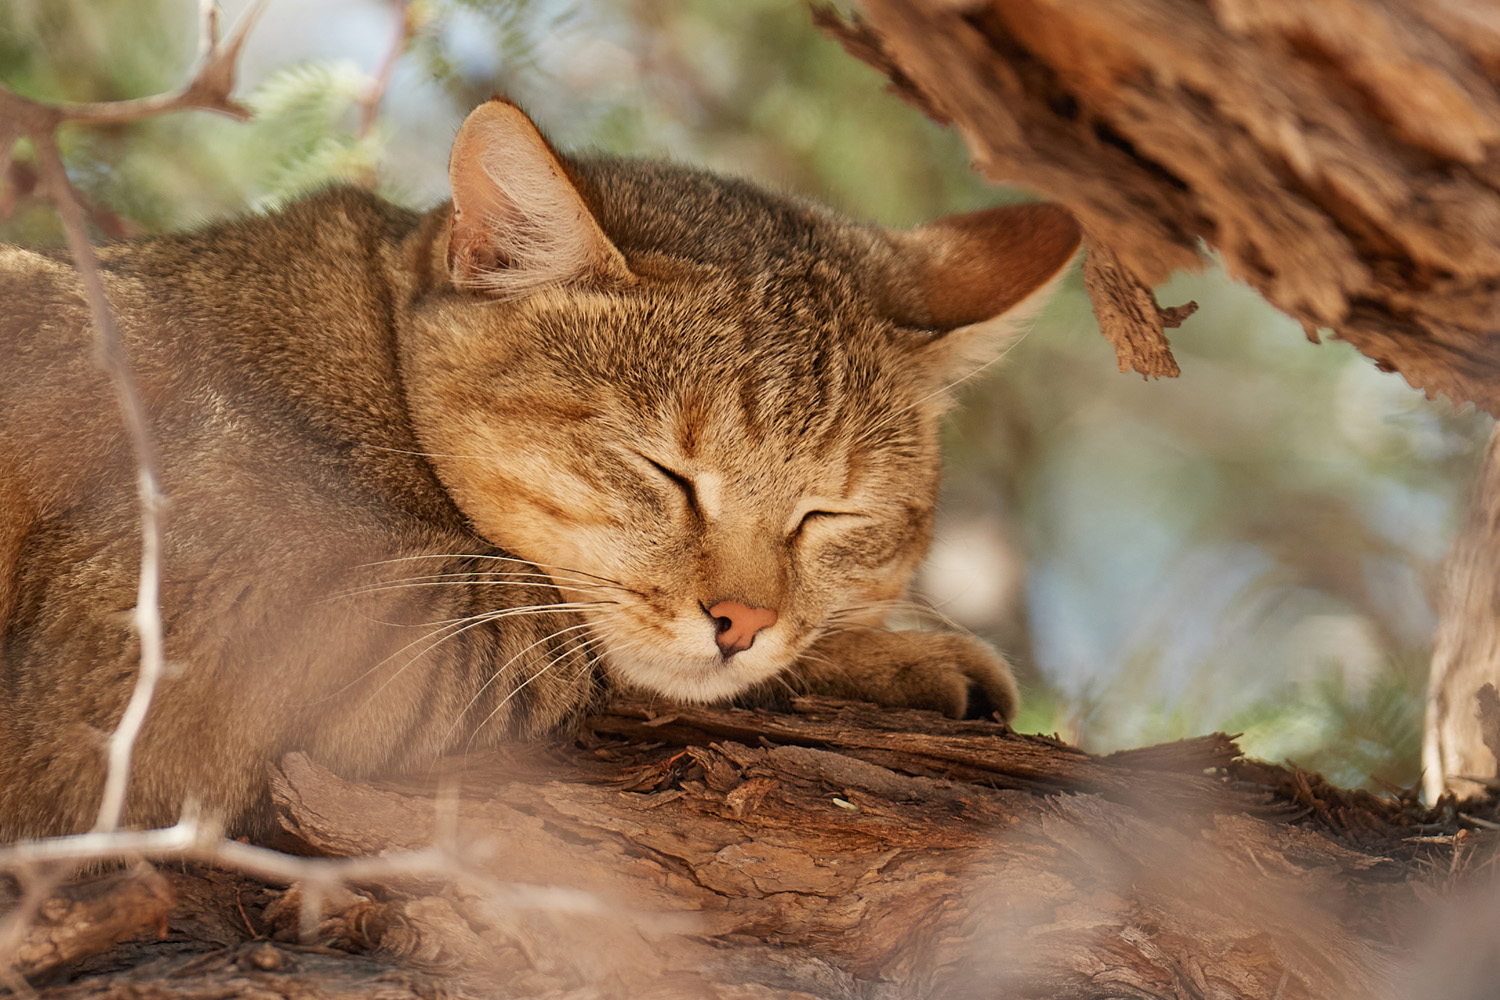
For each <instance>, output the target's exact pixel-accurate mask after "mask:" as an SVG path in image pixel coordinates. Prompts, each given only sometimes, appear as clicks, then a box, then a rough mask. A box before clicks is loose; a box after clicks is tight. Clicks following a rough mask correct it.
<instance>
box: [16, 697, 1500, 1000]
mask: <svg viewBox="0 0 1500 1000" xmlns="http://www.w3.org/2000/svg"><path fill="white" fill-rule="evenodd" d="M274 794H275V798H276V802H277V804H278V808H279V810H280V815H281V817H282V824H283V826H284V828H285V830H286V832H287V836H288V838H289V843H294V844H295V845H297V847H298V849H299V850H301V851H304V852H308V853H319V854H327V855H335V856H343V855H350V854H367V853H370V852H372V851H380V850H384V851H391V850H403V849H409V848H418V847H422V846H425V845H428V844H431V843H434V842H437V843H444V844H448V845H451V846H452V847H453V849H454V852H455V854H456V855H461V856H464V857H468V858H471V859H473V858H480V859H482V860H480V861H478V862H475V863H474V864H473V865H472V866H471V867H469V868H468V869H466V870H464V871H462V872H456V873H455V874H454V876H453V877H452V878H449V879H434V878H432V877H430V876H428V877H423V878H418V877H415V876H413V877H410V878H399V877H398V878H395V879H393V880H388V881H386V882H383V883H382V884H380V885H359V886H307V885H299V886H293V887H290V888H289V889H286V890H285V891H282V890H275V891H274V892H271V891H270V890H262V891H265V892H270V895H271V896H272V897H274V898H272V899H271V901H270V903H269V905H265V906H263V907H257V906H252V907H251V912H250V913H249V914H248V915H247V916H246V918H245V920H244V921H243V922H242V923H243V924H244V926H246V927H247V928H254V929H255V931H256V932H257V933H264V934H267V935H269V936H270V937H271V938H272V940H273V942H274V943H275V946H276V947H278V948H295V947H299V944H298V942H299V941H300V940H301V939H302V938H303V937H304V935H308V934H309V932H310V936H308V937H307V940H306V942H305V944H302V945H300V946H301V947H307V946H316V947H319V948H323V949H334V950H337V951H338V952H348V953H351V954H357V955H360V956H362V960H363V961H379V962H383V963H386V964H387V965H388V966H389V967H390V968H391V969H392V970H393V971H395V972H399V973H400V974H401V975H404V976H408V977H416V978H415V979H407V980H403V981H402V982H404V983H406V985H404V986H402V987H401V988H402V989H407V988H410V989H413V990H416V989H418V987H419V986H420V985H421V984H424V983H425V984H433V983H439V984H441V985H442V988H443V989H444V990H446V991H448V992H449V993H450V994H452V995H458V996H501V997H511V996H517V997H518V996H527V997H545V998H569V1000H574V998H579V1000H581V998H583V997H598V996H611V997H612V996H622V997H626V996H628V997H694V998H700V997H707V998H714V997H724V998H730V997H736V998H741V997H743V998H749V997H756V998H794V997H799V998H800V997H818V998H868V997H879V998H898V997H930V996H943V997H997V996H1007V997H1010V996H1014V997H1080V998H1092V997H1099V998H1103V997H1120V996H1126V997H1136V996H1139V997H1145V996H1151V997H1163V996H1182V997H1197V996H1203V997H1208V996H1236V997H1247V998H1261V997H1264V998H1266V1000H1271V998H1273V997H1280V998H1284V1000H1289V998H1296V997H1324V996H1356V995H1357V996H1365V997H1380V996H1385V995H1389V992H1390V989H1391V983H1392V976H1393V975H1394V974H1395V969H1396V965H1397V962H1396V961H1395V958H1394V956H1398V955H1400V954H1401V953H1402V950H1403V949H1406V948H1409V947H1410V946H1411V944H1412V942H1413V940H1415V939H1416V936H1417V934H1418V933H1419V932H1420V929H1421V926H1422V922H1423V920H1425V919H1426V915H1427V914H1428V913H1429V912H1430V905H1431V900H1433V899H1437V898H1441V897H1442V896H1443V895H1444V894H1446V893H1447V892H1448V891H1449V890H1450V887H1451V884H1452V881H1453V880H1455V879H1457V878H1460V877H1461V876H1462V875H1463V874H1464V873H1465V872H1466V871H1469V870H1471V869H1474V868H1478V867H1482V866H1483V864H1484V863H1485V859H1487V858H1492V857H1493V846H1492V844H1491V843H1490V842H1489V841H1488V840H1485V839H1483V838H1480V837H1477V836H1476V835H1474V834H1471V833H1469V832H1467V831H1460V830H1459V827H1458V824H1457V820H1456V818H1455V817H1454V816H1452V815H1451V814H1449V815H1448V816H1447V817H1446V818H1444V817H1441V816H1436V815H1434V814H1431V813H1429V812H1427V811H1425V810H1423V809H1421V808H1420V807H1418V806H1417V805H1416V804H1415V803H1414V801H1413V800H1411V799H1399V798H1391V797H1376V796H1372V795H1369V794H1366V793H1349V792H1341V791H1339V790H1336V789H1332V788H1330V787H1328V786H1326V785H1323V784H1322V783H1321V782H1320V781H1318V780H1317V779H1316V778H1315V776H1310V775H1307V774H1305V773H1302V772H1297V771H1288V770H1285V769H1282V768H1278V767H1272V766H1270V765H1264V764H1257V763H1255V762H1250V761H1245V760H1242V759H1240V758H1239V757H1238V755H1237V750H1236V748H1235V747H1234V744H1233V742H1232V741H1231V740H1229V739H1227V738H1226V737H1223V736H1212V737H1205V738H1201V739H1197V740H1189V741H1184V742H1182V743H1177V744H1171V745H1167V746H1162V747H1153V748H1147V749H1144V750H1136V751H1129V752H1124V753H1119V754H1114V755H1110V756H1107V757H1098V756H1093V755H1090V754H1086V753H1083V752H1081V751H1079V750H1077V749H1074V748H1072V747H1068V746H1065V745H1062V744H1060V743H1058V742H1056V741H1053V740H1049V739H1045V738H1042V737H1036V736H1021V735H1017V734H1014V733H1010V732H1008V731H1006V730H1005V729H1004V727H1002V726H1000V725H998V724H995V723H985V722H956V721H952V720H947V719H943V718H940V717H937V716H935V715H931V714H929V713H921V712H892V711H888V710H881V709H877V708H874V707H873V706H866V705H857V704H848V703H839V702H832V701H827V700H822V699H811V698H809V699H800V700H798V701H797V702H796V703H795V704H794V705H793V706H792V709H791V710H790V711H788V712H785V713H774V712H769V711H764V710H761V711H750V710H743V709H728V708H702V707H666V706H652V705H650V704H648V703H645V702H625V703H622V704H620V705H618V706H616V707H615V708H614V709H613V710H612V711H610V712H609V713H606V714H603V715H600V716H596V717H594V718H593V719H591V720H590V721H589V724H588V727H587V728H586V729H585V730H584V731H583V733H582V734H581V736H580V738H578V739H577V740H573V741H566V742H561V743H554V744H550V745H545V746H534V747H515V748H511V749H510V750H508V751H506V752H496V753H487V754H476V755H472V756H469V757H465V758H458V759H453V760H448V761H444V762H442V763H441V764H440V765H438V766H435V767H434V769H433V771H432V772H431V773H430V774H427V775H421V776H418V777H416V778H413V779H404V780H399V781H386V782H373V783H357V782H351V781H347V780H344V779H342V778H339V777H338V776H336V775H334V774H332V773H331V772H329V771H327V770H326V769H324V768H321V767H319V766H318V765H316V764H314V763H313V762H311V761H309V760H308V759H307V758H305V757H302V756H300V755H293V756H290V757H288V758H287V759H286V760H285V761H284V762H283V764H282V766H281V768H280V770H279V771H278V772H277V774H276V776H275V793H274ZM1485 808H1488V810H1489V812H1488V813H1487V815H1493V814H1494V807H1493V803H1491V804H1489V806H1488V807H1485ZM247 934H248V930H247ZM253 943H254V942H243V943H241V942H231V943H229V944H228V945H226V946H223V947H221V948H219V949H217V950H215V951H212V952H210V954H212V955H217V956H219V957H218V958H213V959H209V958H207V957H203V958H202V961H205V962H218V963H219V964H218V965H215V966H214V968H217V969H219V970H220V972H221V974H222V975H224V976H226V977H232V976H238V975H241V974H242V973H243V972H244V961H245V959H244V958H243V956H244V955H245V954H247V953H246V952H244V951H243V949H244V948H246V947H248V946H249V945H250V944H253ZM151 954H152V950H151V946H150V942H147V943H146V947H145V948H144V950H143V951H141V952H140V953H139V954H138V955H136V956H135V957H134V958H132V959H131V962H132V963H134V964H137V965H139V963H140V962H143V961H150V960H152V959H150V956H151ZM226 956H227V957H226ZM236 956H238V957H236ZM156 960H157V961H160V959H156ZM299 961H300V960H299ZM365 968H366V967H365V966H360V969H365ZM319 969H320V970H322V966H319ZM235 970H238V971H235ZM324 971H326V970H324ZM319 974H320V975H321V974H322V971H320V972H319ZM358 974H359V975H366V972H363V971H361V972H359V973H358ZM145 975H147V973H146V972H145V971H143V970H142V969H141V968H137V969H136V970H135V971H134V972H130V973H128V974H126V973H118V974H115V975H114V977H113V979H112V980H111V981H118V983H119V985H120V989H121V990H122V992H120V993H119V994H118V995H120V996H125V995H133V994H129V993H127V992H123V990H124V989H125V987H126V986H127V985H129V983H132V982H133V983H136V984H139V983H140V982H141V981H143V980H142V979H141V977H142V976H145ZM280 975H284V973H281V972H276V973H275V975H273V976H271V978H272V979H275V978H276V976H280ZM124 976H131V977H134V979H131V980H129V982H127V980H126V979H125V978H122V977H124ZM110 978H111V977H103V979H101V978H100V977H97V976H96V977H93V978H86V979H84V980H80V981H79V982H74V983H71V984H69V985H67V986H65V987H54V988H52V989H49V990H43V991H42V995H44V996H53V995H55V996H59V997H61V996H74V995H77V996H83V995H89V996H96V995H97V996H110V995H116V994H110V993H108V992H107V991H103V990H104V987H103V986H102V985H100V983H101V982H103V981H104V980H110ZM167 978H170V979H171V980H172V982H176V980H177V979H178V978H180V977H178V976H177V974H176V973H173V975H172V976H171V977H167ZM257 982H258V981H257ZM413 983H415V984H417V985H412V984H413ZM90 984H92V985H90ZM161 986H162V989H163V990H167V992H161V993H159V994H152V995H161V996H178V995H182V996H189V995H194V994H191V993H180V994H179V993H172V992H170V991H169V990H170V989H175V988H176V987H175V986H173V985H172V983H169V982H166V981H165V980H164V981H163V983H162V984H161ZM131 988H134V987H131ZM193 988H194V989H197V988H199V987H198V986H194V987H193ZM257 988H260V987H257ZM265 988H266V989H268V990H271V989H272V987H265ZM288 988H290V987H288ZM340 988H341V989H342V988H344V987H340ZM85 989H89V990H95V992H93V993H84V992H76V991H79V990H85ZM309 989H312V987H309ZM317 989H318V990H322V989H324V987H322V986H319V987H317ZM328 989H330V990H331V989H332V987H329V988H328ZM68 991H74V992H68ZM273 995H276V994H274V993H273ZM311 995H322V994H321V993H318V992H316V991H314V992H313V993H312V994H311ZM329 995H336V994H335V993H330V994H329Z"/></svg>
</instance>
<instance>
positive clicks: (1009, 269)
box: [880, 203, 1082, 378]
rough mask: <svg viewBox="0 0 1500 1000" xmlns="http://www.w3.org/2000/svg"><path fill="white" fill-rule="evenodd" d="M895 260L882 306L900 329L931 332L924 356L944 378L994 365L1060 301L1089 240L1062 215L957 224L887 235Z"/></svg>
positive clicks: (956, 220)
mask: <svg viewBox="0 0 1500 1000" xmlns="http://www.w3.org/2000/svg"><path fill="white" fill-rule="evenodd" d="M882 235H883V236H884V239H885V242H886V243H887V245H888V246H889V247H890V248H891V249H893V250H894V251H895V264H894V267H893V271H894V274H893V277H894V279H895V280H893V281H892V282H891V283H890V284H889V285H888V286H887V287H886V288H885V289H884V290H883V291H882V300H881V302H880V305H881V307H882V310H883V311H884V312H885V314H886V315H887V316H888V317H889V318H890V319H892V320H894V321H895V322H896V323H897V324H899V325H901V326H904V327H909V328H916V329H920V330H926V331H931V334H932V335H931V336H930V337H929V338H925V339H923V340H922V341H921V342H920V344H919V345H918V346H917V347H916V348H915V350H916V352H917V354H918V355H919V356H920V357H921V358H922V359H923V360H925V361H927V362H928V363H930V365H931V366H932V367H933V369H934V370H935V372H936V374H937V375H938V376H939V377H942V378H948V377H952V376H954V375H958V374H964V373H966V372H967V371H969V370H970V369H972V367H973V366H974V365H977V364H982V363H983V362H985V361H988V360H989V359H990V358H992V357H993V356H994V355H995V353H996V352H998V351H999V350H1001V349H1002V348H1003V347H1004V346H1005V345H1006V344H1007V343H1008V342H1009V341H1010V340H1011V338H1012V337H1013V335H1014V334H1015V332H1016V331H1017V329H1018V328H1019V327H1020V326H1021V324H1023V323H1024V322H1026V321H1027V320H1029V319H1031V318H1032V317H1033V316H1034V315H1035V314H1036V313H1037V312H1038V311H1039V310H1040V309H1041V307H1042V306H1043V305H1045V304H1046V302H1047V299H1048V298H1049V297H1050V296H1051V292H1052V288H1053V285H1054V284H1055V282H1056V281H1057V280H1058V278H1060V277H1061V276H1062V274H1063V273H1064V272H1065V271H1066V270H1067V269H1068V265H1069V264H1071V263H1072V261H1073V258H1074V256H1075V255H1076V254H1077V253H1078V246H1079V243H1080V242H1081V240H1082V233H1081V231H1080V230H1079V228H1078V223H1077V222H1076V221H1075V220H1074V219H1073V216H1072V215H1071V214H1069V212H1068V211H1067V210H1066V209H1064V208H1062V207H1061V206H1058V205H1052V204H1045V203H1034V204H1025V205H1002V206H1000V207H998V208H990V209H985V210H983V211H979V212H969V213H967V214H964V215H950V216H948V217H946V218H943V219H939V220H938V221H936V222H933V223H930V224H928V225H925V226H920V227H918V228H916V229H908V230H886V231H884V232H883V234H882Z"/></svg>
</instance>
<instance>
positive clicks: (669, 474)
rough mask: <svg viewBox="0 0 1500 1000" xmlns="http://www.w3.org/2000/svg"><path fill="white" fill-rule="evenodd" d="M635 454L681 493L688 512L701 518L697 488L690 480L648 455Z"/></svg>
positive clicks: (701, 512) (701, 510)
mask: <svg viewBox="0 0 1500 1000" xmlns="http://www.w3.org/2000/svg"><path fill="white" fill-rule="evenodd" d="M635 454H636V455H638V456H639V457H640V458H641V459H642V460H643V461H644V462H645V463H646V464H647V465H649V466H651V468H653V469H655V470H656V471H657V472H658V473H660V475H661V477H662V478H663V479H665V480H667V481H668V482H669V483H671V484H672V485H673V486H675V487H677V489H679V490H680V491H682V496H683V499H684V500H686V501H687V505H688V510H690V511H691V512H692V513H694V514H697V515H699V516H702V514H703V508H702V506H701V505H700V504H699V502H698V488H697V487H696V486H694V485H693V481H692V479H690V478H689V477H687V476H685V475H683V474H682V473H680V472H677V471H675V470H673V469H672V468H670V467H668V466H666V465H663V464H662V463H661V462H658V461H657V460H656V459H654V458H652V457H650V456H649V455H642V454H641V453H640V452H636V453H635Z"/></svg>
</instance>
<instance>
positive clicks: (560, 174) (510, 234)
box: [448, 98, 634, 298]
mask: <svg viewBox="0 0 1500 1000" xmlns="http://www.w3.org/2000/svg"><path fill="white" fill-rule="evenodd" d="M448 179H449V182H450V184H451V185H452V188H453V223H452V229H451V230H450V232H449V237H448V272H449V275H450V276H451V277H452V279H453V284H454V285H456V286H457V287H459V288H462V289H465V290H468V291H475V292H481V293H484V294H486V295H489V296H491V297H494V298H517V297H520V296H523V295H528V294H530V293H532V292H535V291H538V290H539V289H542V288H546V287H549V286H554V285H566V284H577V283H590V282H592V283H597V284H622V283H630V282H631V281H633V280H634V278H633V276H632V275H631V273H630V269H629V268H628V267H627V266H626V264H625V258H624V257H623V256H622V255H621V254H620V251H619V250H618V249H616V247H615V245H614V244H613V243H611V242H610V241H609V237H607V236H605V235H604V231H603V230H602V229H600V228H599V223H598V221H596V220H595V218H594V215H593V213H592V212H590V211H589V207H588V204H587V203H586V202H585V201H584V199H583V196H582V195H581V194H579V192H578V189H577V188H576V187H574V185H573V181H572V180H571V178H570V177H569V176H568V170H567V167H566V166H565V165H564V164H563V161H562V158H561V157H559V156H558V155H557V153H556V152H555V151H553V149H552V147H551V146H550V145H548V143H547V140H546V139H544V138H543V137H542V134H541V132H540V131H538V130H537V127H536V125H534V124H533V123H532V121H531V119H530V118H528V117H527V116H526V113H525V112H524V111H522V110H521V109H520V108H518V107H517V106H516V105H514V104H512V103H511V102H510V101H507V100H504V99H503V98H494V99H492V100H490V101H487V102H485V103H484V104H481V105H480V106H479V107H477V108H475V109H474V110H473V111H471V112H470V113H469V116H468V117H467V118H465V119H464V123H463V125H462V126H460V127H459V130H458V135H457V136H456V137H455V138H454V140H453V152H452V154H451V155H450V157H449V159H448Z"/></svg>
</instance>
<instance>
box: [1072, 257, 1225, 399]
mask: <svg viewBox="0 0 1500 1000" xmlns="http://www.w3.org/2000/svg"><path fill="white" fill-rule="evenodd" d="M1083 285H1084V288H1086V289H1088V293H1089V299H1090V301H1092V302H1093V304H1094V316H1095V317H1096V318H1097V319H1098V320H1099V330H1100V332H1101V333H1103V334H1104V336H1105V338H1106V339H1107V340H1108V341H1109V342H1110V343H1111V344H1113V345H1114V348H1115V360H1116V363H1117V364H1118V365H1119V367H1120V371H1122V372H1127V371H1130V370H1131V369H1134V370H1135V371H1137V372H1139V373H1140V374H1141V375H1142V376H1143V377H1145V378H1150V377H1152V376H1156V377H1165V378H1176V377H1177V376H1178V375H1180V374H1182V369H1180V368H1179V367H1177V359H1176V358H1174V357H1172V348H1171V345H1170V344H1168V343H1167V337H1166V334H1165V333H1164V332H1163V331H1164V330H1165V328H1167V327H1177V326H1180V325H1181V324H1182V321H1183V320H1185V319H1187V318H1188V317H1189V316H1191V315H1192V314H1193V313H1194V312H1195V311H1197V308H1198V304H1197V303H1196V302H1189V303H1186V304H1185V305H1181V306H1172V307H1171V308H1170V309H1163V308H1162V307H1161V306H1160V305H1158V304H1157V302H1156V296H1155V295H1154V294H1153V293H1152V291H1151V289H1149V288H1147V287H1146V286H1145V285H1144V284H1142V283H1141V282H1140V281H1138V280H1137V279H1136V278H1135V276H1134V275H1132V274H1129V273H1128V272H1127V271H1126V270H1125V269H1124V266H1123V265H1122V264H1121V263H1120V260H1119V258H1118V257H1116V256H1115V255H1114V254H1113V253H1112V252H1111V251H1110V250H1109V249H1108V248H1106V247H1103V246H1101V245H1099V244H1096V243H1091V244H1090V245H1089V248H1088V251H1087V255H1086V256H1085V257H1084V260H1083Z"/></svg>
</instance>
